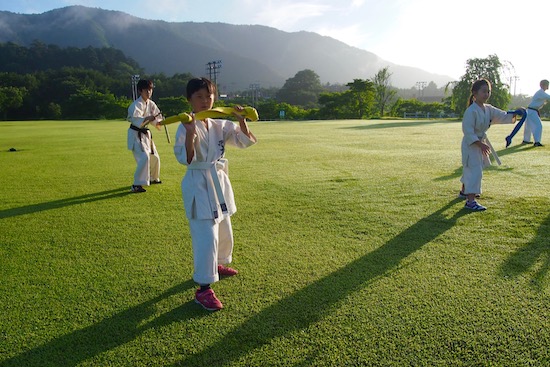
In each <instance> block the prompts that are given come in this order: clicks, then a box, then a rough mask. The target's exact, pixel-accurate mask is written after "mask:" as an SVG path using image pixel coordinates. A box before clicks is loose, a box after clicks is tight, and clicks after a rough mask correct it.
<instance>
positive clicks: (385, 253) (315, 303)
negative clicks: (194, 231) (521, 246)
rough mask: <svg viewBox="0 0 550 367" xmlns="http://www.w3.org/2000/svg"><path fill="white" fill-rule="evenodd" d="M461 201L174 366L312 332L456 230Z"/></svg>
mask: <svg viewBox="0 0 550 367" xmlns="http://www.w3.org/2000/svg"><path fill="white" fill-rule="evenodd" d="M460 201H461V200H459V199H454V200H452V201H451V202H449V203H448V204H446V205H444V206H443V207H442V208H440V209H438V210H436V211H435V212H433V213H432V214H430V215H428V216H426V217H424V218H422V219H420V220H419V221H418V222H417V223H415V224H414V225H412V226H410V227H409V228H407V229H406V230H404V231H403V232H401V233H400V234H398V235H397V236H395V237H394V238H392V239H390V240H389V241H388V242H387V243H385V244H384V245H382V246H380V247H379V248H377V249H376V250H374V251H372V252H369V253H368V254H366V255H364V256H362V257H360V258H358V259H356V260H354V261H352V262H351V263H349V264H348V265H346V266H344V267H342V268H340V269H337V270H335V271H334V272H333V273H331V274H329V275H327V276H326V277H324V278H322V279H320V280H318V281H316V282H314V283H312V284H310V285H308V286H306V287H304V288H302V289H301V290H299V291H297V292H295V293H294V294H292V295H290V296H288V297H287V298H285V299H282V300H281V301H279V302H277V303H276V304H273V305H272V306H269V307H267V308H266V309H265V310H263V311H261V312H259V313H258V314H256V315H255V316H253V317H251V318H250V319H248V320H247V321H246V322H244V323H243V324H241V325H240V326H239V327H237V328H236V329H234V330H233V331H231V332H229V333H228V334H227V335H226V336H225V337H223V338H221V339H220V340H219V341H218V342H216V343H215V344H213V345H212V346H211V347H209V348H207V349H205V350H203V351H201V352H198V353H196V354H193V355H190V356H187V357H186V358H184V359H183V360H181V361H179V362H178V363H177V364H176V365H178V366H211V365H217V364H218V363H219V362H220V361H223V363H224V364H230V363H231V361H235V360H238V359H239V358H241V357H243V356H245V355H246V354H247V353H249V352H251V351H252V350H255V349H261V348H262V346H263V345H265V344H269V343H270V342H271V341H272V340H274V339H277V338H280V337H284V336H285V335H287V334H289V333H292V332H294V331H296V330H302V329H306V328H308V327H309V326H310V325H312V324H314V323H315V322H317V321H318V320H320V319H322V318H323V317H324V316H325V315H327V314H328V313H330V310H331V309H333V307H334V306H335V305H336V304H338V303H339V302H340V301H341V300H342V299H344V298H345V297H347V296H348V295H349V294H351V293H353V292H354V291H356V290H359V289H362V288H364V287H366V286H368V284H369V283H371V282H373V281H374V280H375V279H378V278H379V277H380V276H383V275H385V274H388V273H390V272H392V271H394V270H395V269H396V268H397V267H398V266H399V264H400V263H401V262H402V261H403V260H404V259H406V258H407V257H408V256H410V255H411V254H413V253H414V252H416V251H418V250H419V249H421V248H422V246H424V245H425V244H427V243H429V242H431V241H433V240H434V239H435V238H437V237H438V236H440V235H442V234H443V233H445V232H446V231H448V230H449V229H450V228H452V227H453V226H454V225H455V223H456V221H457V219H458V218H459V217H461V216H463V215H465V214H467V213H468V212H467V211H465V210H462V206H461V207H460V209H459V210H458V211H456V212H455V213H454V214H452V216H450V217H448V216H447V215H446V213H445V212H446V211H447V210H449V209H451V207H452V206H454V205H455V204H457V203H458V202H460ZM453 210H454V209H453ZM222 312H223V311H222Z"/></svg>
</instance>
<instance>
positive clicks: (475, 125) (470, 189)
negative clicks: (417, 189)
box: [460, 79, 516, 211]
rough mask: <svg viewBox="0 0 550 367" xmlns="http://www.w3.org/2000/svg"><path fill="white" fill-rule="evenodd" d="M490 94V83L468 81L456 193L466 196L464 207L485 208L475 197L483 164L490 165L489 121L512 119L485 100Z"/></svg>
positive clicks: (492, 122)
mask: <svg viewBox="0 0 550 367" xmlns="http://www.w3.org/2000/svg"><path fill="white" fill-rule="evenodd" d="M490 96H491V83H490V82H489V81H488V80H486V79H479V80H477V81H475V82H474V83H473V84H472V89H471V94H470V100H469V107H468V108H467V109H466V112H464V116H463V119H462V132H463V133H464V137H463V139H462V149H461V150H462V166H463V170H462V178H461V179H460V181H461V182H462V190H461V191H460V196H461V197H464V198H466V199H467V201H466V204H465V206H464V207H465V208H466V209H470V210H474V211H481V210H486V209H487V208H486V207H485V206H483V205H481V204H479V203H478V202H477V201H476V196H479V195H480V194H481V178H482V176H483V168H484V167H486V166H490V165H491V161H490V159H489V154H491V147H490V146H489V141H488V139H487V135H486V132H487V130H488V129H489V127H490V126H491V124H497V123H509V124H512V123H515V122H516V116H515V115H513V114H508V113H506V111H503V110H501V109H498V108H496V107H493V106H491V105H490V104H487V103H486V102H487V100H488V99H489V97H490Z"/></svg>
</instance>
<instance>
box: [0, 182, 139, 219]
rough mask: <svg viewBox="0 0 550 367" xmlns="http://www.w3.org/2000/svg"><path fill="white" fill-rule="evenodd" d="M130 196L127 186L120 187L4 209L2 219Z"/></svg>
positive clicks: (0, 216) (0, 212) (0, 217)
mask: <svg viewBox="0 0 550 367" xmlns="http://www.w3.org/2000/svg"><path fill="white" fill-rule="evenodd" d="M128 194H131V192H130V190H129V188H128V187H126V186H125V187H120V188H118V189H113V190H107V191H100V192H94V193H91V194H86V195H81V196H75V197H72V198H66V199H60V200H54V201H48V202H45V203H39V204H32V205H26V206H21V207H18V208H11V209H4V210H0V219H3V218H9V217H15V216H18V215H25V214H32V213H37V212H41V211H45V210H52V209H58V208H63V207H66V206H71V205H78V204H83V203H90V202H93V201H99V200H107V199H113V198H117V197H122V196H126V195H128Z"/></svg>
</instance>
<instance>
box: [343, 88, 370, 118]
mask: <svg viewBox="0 0 550 367" xmlns="http://www.w3.org/2000/svg"><path fill="white" fill-rule="evenodd" d="M346 85H347V86H348V87H349V89H350V90H349V91H350V92H351V94H352V95H353V96H354V99H355V112H356V116H355V117H356V118H360V119H362V118H364V117H367V116H370V114H371V110H372V107H373V105H374V95H375V93H376V89H375V87H374V84H373V83H372V82H371V81H370V80H362V79H353V82H351V83H348V84H346Z"/></svg>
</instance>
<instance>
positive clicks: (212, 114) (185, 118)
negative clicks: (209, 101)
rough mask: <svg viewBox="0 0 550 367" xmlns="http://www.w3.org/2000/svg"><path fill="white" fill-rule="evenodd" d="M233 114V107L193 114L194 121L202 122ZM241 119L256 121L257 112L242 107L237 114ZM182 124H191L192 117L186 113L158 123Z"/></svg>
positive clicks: (257, 117) (253, 109)
mask: <svg viewBox="0 0 550 367" xmlns="http://www.w3.org/2000/svg"><path fill="white" fill-rule="evenodd" d="M234 112H237V111H236V110H235V109H234V108H233V107H216V108H212V109H211V110H206V111H201V112H197V113H196V114H195V120H204V119H206V118H214V119H215V118H224V117H229V116H232V115H233V113H234ZM237 113H239V114H241V115H242V116H243V117H245V118H247V119H249V120H250V121H258V119H259V118H260V117H259V116H258V111H257V110H256V109H255V108H254V107H244V110H243V111H240V112H237ZM180 121H181V122H182V123H184V124H189V123H191V122H193V116H191V115H190V114H188V113H185V112H182V113H180V114H177V115H175V116H170V117H167V118H165V119H164V120H162V121H161V122H160V124H161V125H169V124H173V123H175V122H180Z"/></svg>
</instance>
